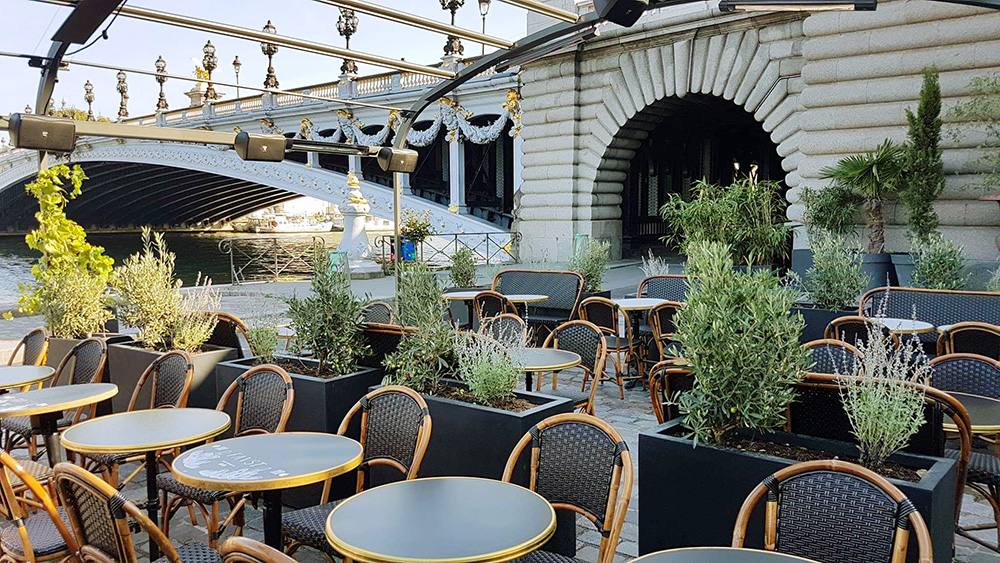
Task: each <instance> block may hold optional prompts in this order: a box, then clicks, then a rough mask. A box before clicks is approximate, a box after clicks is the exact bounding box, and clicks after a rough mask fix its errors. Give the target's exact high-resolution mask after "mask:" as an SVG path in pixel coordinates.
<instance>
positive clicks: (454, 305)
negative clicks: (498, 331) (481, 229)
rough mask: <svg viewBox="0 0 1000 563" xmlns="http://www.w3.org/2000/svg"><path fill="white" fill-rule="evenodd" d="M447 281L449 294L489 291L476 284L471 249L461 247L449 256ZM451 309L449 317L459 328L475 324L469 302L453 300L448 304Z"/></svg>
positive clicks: (484, 286) (483, 286)
mask: <svg viewBox="0 0 1000 563" xmlns="http://www.w3.org/2000/svg"><path fill="white" fill-rule="evenodd" d="M448 281H449V282H450V283H451V288H450V289H449V290H448V291H449V292H453V291H475V290H479V289H489V286H488V285H477V284H476V261H475V259H474V257H473V254H472V249H471V248H469V247H468V246H463V247H462V248H459V249H458V250H456V251H455V253H454V254H452V255H451V269H450V270H449V272H448ZM448 307H449V308H450V309H451V316H452V318H453V319H455V321H456V322H457V323H458V324H459V326H472V324H471V323H473V322H475V314H473V310H472V301H471V300H463V301H459V300H455V301H452V302H450V303H449V304H448Z"/></svg>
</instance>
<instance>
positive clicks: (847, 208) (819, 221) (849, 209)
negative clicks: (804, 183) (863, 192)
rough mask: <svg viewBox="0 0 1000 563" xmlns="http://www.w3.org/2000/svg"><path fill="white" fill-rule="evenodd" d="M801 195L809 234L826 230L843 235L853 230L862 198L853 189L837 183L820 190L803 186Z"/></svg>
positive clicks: (862, 201)
mask: <svg viewBox="0 0 1000 563" xmlns="http://www.w3.org/2000/svg"><path fill="white" fill-rule="evenodd" d="M801 197H802V203H804V204H805V206H806V228H807V229H808V230H809V233H810V235H812V234H814V233H817V232H819V233H822V232H827V233H831V234H834V235H841V236H844V235H848V234H850V233H853V232H854V230H855V227H854V217H855V215H857V213H858V207H859V206H860V205H861V204H862V203H864V200H863V199H862V198H860V197H858V195H857V194H856V193H854V192H853V191H851V190H849V189H846V188H843V187H841V186H838V185H832V186H828V187H826V188H823V189H821V190H814V189H812V188H805V189H803V190H802V196H801Z"/></svg>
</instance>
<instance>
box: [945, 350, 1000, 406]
mask: <svg viewBox="0 0 1000 563" xmlns="http://www.w3.org/2000/svg"><path fill="white" fill-rule="evenodd" d="M930 365H931V385H932V386H934V387H936V388H938V389H941V390H944V391H956V392H959V393H969V394H972V395H980V396H982V397H989V398H991V399H1000V361H997V360H994V359H993V358H987V357H986V356H979V355H976V354H947V355H944V356H938V357H936V358H934V359H933V360H931V362H930Z"/></svg>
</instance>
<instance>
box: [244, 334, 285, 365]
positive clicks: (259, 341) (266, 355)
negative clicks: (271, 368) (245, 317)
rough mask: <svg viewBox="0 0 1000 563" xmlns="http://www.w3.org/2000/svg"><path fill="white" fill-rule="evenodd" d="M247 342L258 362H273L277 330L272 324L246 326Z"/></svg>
mask: <svg viewBox="0 0 1000 563" xmlns="http://www.w3.org/2000/svg"><path fill="white" fill-rule="evenodd" d="M247 343H248V344H249V345H250V350H252V351H253V354H254V355H255V356H257V359H258V360H259V361H260V363H262V364H271V363H274V354H275V352H277V351H278V331H276V330H275V329H274V327H273V326H250V327H248V328H247Z"/></svg>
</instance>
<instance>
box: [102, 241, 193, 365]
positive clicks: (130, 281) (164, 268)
mask: <svg viewBox="0 0 1000 563" xmlns="http://www.w3.org/2000/svg"><path fill="white" fill-rule="evenodd" d="M176 258H177V257H176V256H175V255H174V253H173V252H170V251H169V250H167V243H166V241H164V240H163V235H162V234H160V233H156V232H153V231H152V230H150V229H149V228H143V230H142V250H141V251H140V252H137V253H135V254H133V255H132V256H129V257H128V258H127V259H126V260H125V262H124V263H123V264H122V265H121V266H119V267H118V268H117V269H116V275H115V280H114V289H115V291H116V292H117V293H118V317H119V318H120V319H121V320H122V321H124V322H125V323H126V324H128V325H130V326H134V327H136V328H138V329H139V337H140V338H141V339H142V341H143V342H144V343H145V344H146V345H147V346H149V347H151V348H157V347H165V346H166V345H167V340H168V338H169V333H170V329H171V327H172V326H173V325H174V322H175V321H176V320H177V319H178V317H179V316H180V314H181V299H182V298H181V292H180V288H181V281H180V280H179V279H176V277H175V275H174V262H175V260H176Z"/></svg>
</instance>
